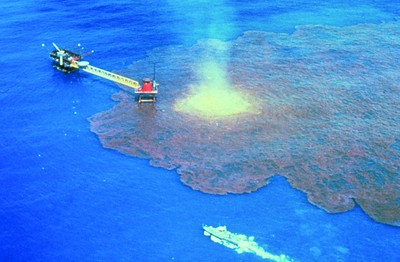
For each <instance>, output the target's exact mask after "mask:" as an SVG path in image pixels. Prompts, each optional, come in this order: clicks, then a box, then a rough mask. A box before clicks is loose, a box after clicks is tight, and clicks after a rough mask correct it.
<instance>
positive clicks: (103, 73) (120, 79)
mask: <svg viewBox="0 0 400 262" xmlns="http://www.w3.org/2000/svg"><path fill="white" fill-rule="evenodd" d="M80 69H82V70H83V71H85V72H88V73H90V74H93V75H97V76H100V77H102V78H106V79H108V80H111V81H114V82H117V83H120V84H122V85H125V86H129V87H132V88H134V89H139V88H140V84H139V82H137V81H135V80H133V79H130V78H127V77H125V76H121V75H118V74H115V73H112V72H110V71H107V70H104V69H101V68H98V67H95V66H91V65H87V66H83V67H80Z"/></svg>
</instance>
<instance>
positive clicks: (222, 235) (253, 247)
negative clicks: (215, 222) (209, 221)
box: [203, 225, 293, 262]
mask: <svg viewBox="0 0 400 262" xmlns="http://www.w3.org/2000/svg"><path fill="white" fill-rule="evenodd" d="M203 229H204V235H205V236H209V237H210V239H211V241H213V242H215V243H218V244H221V245H223V246H226V247H228V248H230V249H233V250H235V251H236V252H237V253H239V254H241V253H253V254H255V255H257V256H259V257H261V258H263V259H268V260H270V261H276V262H291V261H293V260H292V259H290V258H289V257H288V256H286V255H283V254H281V255H274V254H271V253H269V252H267V251H265V250H264V249H263V248H262V247H260V246H259V245H258V244H257V242H255V241H254V237H252V236H250V237H248V236H245V235H241V234H236V233H232V232H229V231H228V229H227V228H226V226H219V227H212V226H207V225H203Z"/></svg>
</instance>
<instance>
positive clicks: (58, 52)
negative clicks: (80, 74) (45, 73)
mask: <svg viewBox="0 0 400 262" xmlns="http://www.w3.org/2000/svg"><path fill="white" fill-rule="evenodd" d="M53 46H54V48H55V50H53V51H51V52H50V57H51V58H52V60H53V67H54V68H55V69H57V70H59V71H62V72H64V73H71V72H75V71H77V70H79V69H82V70H83V71H85V72H87V73H90V74H93V75H97V76H99V77H102V78H105V79H108V80H111V81H113V82H116V83H119V84H122V85H124V86H127V87H131V88H133V89H135V94H137V95H138V102H139V103H143V102H153V103H154V102H156V95H157V94H158V83H156V80H155V78H154V79H150V78H144V79H143V82H142V85H140V84H139V82H138V81H136V80H133V79H131V78H128V77H125V76H121V75H119V74H115V73H112V72H110V71H107V70H104V69H101V68H98V67H95V66H92V65H90V64H89V62H88V61H82V55H80V54H77V53H75V52H72V51H69V50H67V49H61V48H59V47H58V46H57V45H56V44H55V43H53Z"/></svg>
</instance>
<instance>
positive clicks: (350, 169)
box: [89, 22, 400, 226]
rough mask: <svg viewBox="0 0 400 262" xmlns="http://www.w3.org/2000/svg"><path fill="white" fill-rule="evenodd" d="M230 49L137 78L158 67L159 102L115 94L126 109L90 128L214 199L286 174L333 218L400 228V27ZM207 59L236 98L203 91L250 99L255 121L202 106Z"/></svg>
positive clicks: (322, 33)
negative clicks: (358, 217) (353, 213)
mask: <svg viewBox="0 0 400 262" xmlns="http://www.w3.org/2000/svg"><path fill="white" fill-rule="evenodd" d="M222 44H224V45H226V46H227V48H226V50H229V52H226V51H225V52H219V51H218V50H215V51H212V50H213V49H212V48H210V46H212V44H210V42H209V41H203V42H199V43H198V44H196V45H194V46H192V47H182V46H170V47H164V48H160V49H157V50H153V51H152V52H151V53H150V54H149V57H148V58H146V59H145V60H143V61H138V62H137V63H135V64H133V65H132V66H130V67H129V68H128V69H127V72H128V73H129V74H131V75H135V73H134V72H142V71H143V65H146V64H151V63H150V61H154V60H157V61H158V70H157V71H158V81H159V82H160V83H161V85H160V89H159V90H160V91H159V92H160V95H159V97H158V102H157V104H155V105H138V104H137V102H136V101H135V98H134V96H133V95H132V94H131V93H129V92H125V91H121V92H119V93H117V94H115V95H114V96H113V99H114V100H116V101H118V104H116V105H115V107H114V108H112V109H110V110H108V111H105V112H101V113H98V114H96V115H94V116H93V117H91V118H90V119H89V120H90V123H91V130H92V131H93V132H94V133H96V134H97V135H98V137H99V139H100V141H101V143H102V144H103V146H104V147H106V148H112V149H115V150H117V151H119V152H121V153H124V154H127V155H131V156H134V157H140V158H147V159H150V163H151V164H152V165H154V166H158V167H163V168H166V169H175V170H176V172H177V173H178V174H179V175H180V177H181V181H182V182H183V183H184V184H185V185H188V186H190V187H191V188H193V189H195V190H200V191H202V192H205V193H211V194H226V193H244V192H253V191H256V190H257V189H259V188H260V187H263V186H266V185H267V184H268V180H269V178H270V177H272V176H274V175H276V174H279V175H281V176H284V177H286V178H287V180H288V182H289V183H290V184H291V185H292V187H294V188H297V189H299V190H301V191H303V192H305V193H306V194H307V197H308V200H309V201H310V202H311V203H313V204H315V205H317V206H319V207H320V208H323V209H325V210H327V211H328V212H333V213H335V212H344V211H347V210H350V209H352V208H353V207H354V206H355V205H356V204H358V205H359V206H360V207H361V208H362V209H363V210H364V211H365V212H366V213H367V214H368V215H369V216H370V217H371V218H373V219H374V220H376V221H379V222H381V223H386V224H390V225H394V226H400V176H399V174H400V102H399V101H400V70H398V64H399V61H400V23H399V22H392V23H384V24H379V25H370V24H364V25H358V26H351V27H343V28H338V27H324V26H306V27H299V28H298V29H297V30H296V32H294V33H293V34H290V35H288V34H275V33H266V32H247V33H245V34H244V35H243V36H241V37H239V38H238V39H236V40H233V41H230V42H226V43H222ZM204 50H207V52H206V53H207V54H208V55H209V56H210V57H211V58H213V59H214V60H213V59H210V60H211V61H215V63H217V64H223V65H224V66H223V67H222V69H223V75H224V79H225V80H226V81H227V83H229V85H228V86H229V88H232V89H231V92H230V91H229V89H225V90H224V91H223V93H222V94H220V93H219V91H218V90H217V89H218V87H219V86H223V84H220V85H212V88H209V89H207V88H205V89H203V90H206V91H207V92H208V93H211V94H212V95H216V94H218V96H224V94H226V95H227V96H228V95H229V94H238V97H239V98H238V101H241V102H243V105H242V106H243V107H242V106H240V107H239V108H243V109H241V110H239V111H238V112H234V113H228V114H226V115H216V114H215V112H218V111H221V110H220V109H217V110H211V112H204V111H203V112H202V110H201V109H196V105H191V104H190V103H191V101H190V99H196V95H199V96H201V92H199V93H196V92H195V91H193V90H191V89H193V88H196V87H201V86H202V85H204V83H205V82H204V79H203V78H204V77H203V76H204V74H202V73H200V74H199V65H200V67H201V65H202V64H203V62H204V59H202V60H201V61H199V59H198V54H199V53H204V52H205V51H204ZM210 50H211V51H210ZM213 52H214V53H213ZM225 80H224V81H225ZM206 83H207V82H206ZM217 86H218V87H217ZM199 90H200V88H199ZM199 99H200V100H202V101H203V102H200V104H202V103H204V101H205V100H207V98H199ZM204 99H205V100H204ZM241 99H242V100H241ZM230 100H234V99H230ZM237 103H238V102H237V101H236V102H234V103H233V104H237ZM230 106H231V105H229V106H228V107H230ZM196 110H197V112H195V111H196ZM260 205H262V203H260ZM265 206H266V208H267V203H265Z"/></svg>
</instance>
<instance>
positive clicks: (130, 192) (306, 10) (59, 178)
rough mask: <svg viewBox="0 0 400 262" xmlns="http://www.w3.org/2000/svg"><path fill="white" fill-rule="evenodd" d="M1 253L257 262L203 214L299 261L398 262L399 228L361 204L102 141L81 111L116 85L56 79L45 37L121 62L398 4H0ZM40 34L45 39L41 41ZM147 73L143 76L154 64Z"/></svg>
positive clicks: (346, 20)
mask: <svg viewBox="0 0 400 262" xmlns="http://www.w3.org/2000/svg"><path fill="white" fill-rule="evenodd" d="M1 7H2V8H0V13H1V15H2V17H3V19H2V21H1V22H0V32H1V35H2V37H1V38H0V45H1V47H2V50H3V53H2V59H1V61H0V63H1V68H2V72H3V74H2V79H1V81H2V82H1V89H0V101H1V102H2V110H1V114H0V120H1V121H0V123H1V129H0V146H1V148H0V186H1V191H0V222H1V223H0V261H168V260H174V261H261V260H262V259H261V258H259V257H257V256H255V255H253V254H237V253H236V252H234V251H232V250H230V249H227V248H225V247H223V246H221V245H217V244H215V243H213V242H211V241H210V240H209V239H208V238H206V237H204V236H203V232H202V228H201V225H202V224H209V225H215V226H217V225H227V226H228V229H229V230H231V231H233V232H238V233H243V234H246V235H252V236H254V237H255V240H256V241H257V242H258V243H259V244H260V245H261V246H262V247H263V248H264V249H265V250H267V251H269V252H271V253H273V254H286V255H288V256H290V257H291V258H293V259H294V260H295V261H398V260H400V255H399V254H400V247H399V245H398V242H399V240H400V238H399V232H400V231H399V229H398V228H395V227H391V226H387V225H383V224H379V223H376V222H374V221H372V220H371V219H370V218H369V217H367V216H366V215H365V214H364V213H363V212H362V211H361V209H360V208H355V209H354V210H352V211H349V212H346V213H343V214H328V213H326V212H325V211H323V210H321V209H318V208H317V207H314V206H312V205H311V204H309V203H308V202H307V200H306V197H305V195H304V194H303V193H301V192H299V191H296V190H294V189H292V188H291V187H290V185H289V184H288V183H287V182H286V181H285V179H283V178H281V177H275V178H273V179H272V182H271V184H270V185H269V186H268V187H266V188H262V189H260V190H259V191H257V192H255V193H252V194H244V195H227V196H214V195H207V194H203V193H200V192H197V191H193V190H191V189H190V188H188V187H186V186H184V185H182V184H181V182H180V181H179V176H178V175H177V174H176V172H175V171H166V170H163V169H158V168H154V167H151V166H150V165H149V163H148V161H147V160H140V159H135V158H132V157H129V156H125V155H122V154H120V153H117V152H115V151H112V150H108V149H105V148H103V147H102V146H101V144H100V142H99V140H98V139H97V137H96V135H95V134H93V133H91V132H90V130H89V122H88V121H87V118H88V117H90V116H92V115H93V114H95V113H98V112H101V111H104V110H107V109H109V108H111V107H112V106H113V105H114V104H115V102H114V101H112V100H111V99H110V97H111V95H112V94H113V93H115V92H117V91H118V90H119V88H118V86H116V85H115V84H113V83H110V82H107V81H105V80H102V79H99V78H96V77H94V76H90V75H87V74H84V73H81V74H79V73H78V74H73V75H64V74H62V73H60V72H57V71H54V70H53V68H52V67H51V64H50V60H49V59H48V50H51V49H52V47H51V42H56V43H57V44H58V45H60V46H63V47H73V46H76V44H77V43H82V45H83V46H85V47H86V48H87V49H88V51H90V50H92V49H94V50H95V52H94V54H93V55H91V56H90V57H89V58H88V60H89V61H90V62H91V63H92V64H94V65H96V66H99V67H102V68H105V69H110V70H118V69H124V68H126V67H127V66H129V65H130V64H131V63H132V62H134V61H136V60H138V59H140V58H143V57H145V56H146V54H147V52H149V51H151V50H153V49H154V48H161V47H165V46H168V45H186V46H187V45H193V44H194V43H196V42H197V41H198V40H201V39H209V38H217V39H220V40H229V39H235V38H236V37H238V36H240V35H241V34H243V33H244V32H245V31H248V30H259V31H269V32H275V33H289V34H290V33H293V32H294V31H295V27H296V26H298V25H309V24H321V25H333V26H349V25H356V24H361V23H376V24H379V23H382V22H389V21H393V20H396V19H397V18H398V17H399V14H400V6H399V5H398V3H397V2H396V1H384V0H382V1H380V0H366V1H361V0H353V1H350V0H344V1H340V2H339V3H338V2H337V1H331V0H329V1H319V0H318V1H317V0H299V1H268V2H266V1H252V2H251V3H248V2H247V1H207V0H204V1H185V2H182V1H175V0H173V1H172V0H170V1H165V3H160V2H159V1H148V2H147V3H134V2H132V1H127V0H119V1H114V3H110V2H109V1H104V0H100V1H95V2H94V3H88V2H85V1H76V0H69V1H63V2H61V1H42V0H41V1H33V0H31V1H30V0H23V1H20V2H9V3H2V4H1ZM42 43H45V44H46V47H45V48H43V47H42V46H41V45H42ZM149 73H151V72H149Z"/></svg>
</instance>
